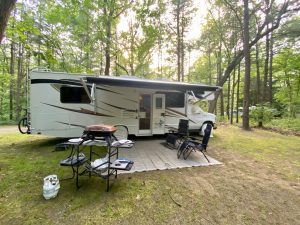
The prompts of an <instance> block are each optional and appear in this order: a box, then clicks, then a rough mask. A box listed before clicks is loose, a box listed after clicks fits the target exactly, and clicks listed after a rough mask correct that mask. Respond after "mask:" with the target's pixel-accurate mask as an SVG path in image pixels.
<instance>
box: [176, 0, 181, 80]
mask: <svg viewBox="0 0 300 225" xmlns="http://www.w3.org/2000/svg"><path fill="white" fill-rule="evenodd" d="M176 35H177V46H176V55H177V80H178V81H180V76H181V64H180V52H181V49H180V45H181V40H180V1H179V0H177V8H176Z"/></svg>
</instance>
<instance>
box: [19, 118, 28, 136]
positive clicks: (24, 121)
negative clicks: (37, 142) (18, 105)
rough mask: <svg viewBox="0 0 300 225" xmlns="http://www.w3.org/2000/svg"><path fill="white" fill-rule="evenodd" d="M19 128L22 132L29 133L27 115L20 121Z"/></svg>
mask: <svg viewBox="0 0 300 225" xmlns="http://www.w3.org/2000/svg"><path fill="white" fill-rule="evenodd" d="M18 129H19V131H20V133H21V134H27V133H28V130H29V127H28V122H27V117H24V118H22V119H21V120H20V121H19V123H18Z"/></svg>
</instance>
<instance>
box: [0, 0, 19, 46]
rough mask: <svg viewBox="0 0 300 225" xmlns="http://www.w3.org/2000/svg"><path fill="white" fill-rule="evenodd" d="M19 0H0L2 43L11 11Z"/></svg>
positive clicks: (0, 36) (0, 38)
mask: <svg viewBox="0 0 300 225" xmlns="http://www.w3.org/2000/svg"><path fill="white" fill-rule="evenodd" d="M16 1H17V0H1V1H0V44H1V42H2V39H3V37H4V31H5V28H6V25H7V22H8V18H9V15H10V12H11V11H12V9H13V8H14V5H15V4H16Z"/></svg>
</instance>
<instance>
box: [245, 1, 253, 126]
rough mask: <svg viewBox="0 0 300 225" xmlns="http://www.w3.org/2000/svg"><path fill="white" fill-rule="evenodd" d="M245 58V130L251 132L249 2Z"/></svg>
mask: <svg viewBox="0 0 300 225" xmlns="http://www.w3.org/2000/svg"><path fill="white" fill-rule="evenodd" d="M243 21H244V40H243V46H244V56H245V78H244V101H243V128H244V129H245V130H249V128H250V127H249V97H250V68H251V58H250V46H249V2H248V0H244V20H243Z"/></svg>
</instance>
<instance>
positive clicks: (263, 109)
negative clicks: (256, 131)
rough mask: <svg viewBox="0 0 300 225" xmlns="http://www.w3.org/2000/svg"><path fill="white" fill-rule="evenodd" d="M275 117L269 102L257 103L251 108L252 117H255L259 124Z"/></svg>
mask: <svg viewBox="0 0 300 225" xmlns="http://www.w3.org/2000/svg"><path fill="white" fill-rule="evenodd" d="M273 117H274V114H273V110H272V109H271V108H270V105H269V104H262V105H257V106H256V107H255V108H253V109H251V110H250V118H252V119H254V120H255V121H256V122H257V123H258V126H262V125H263V123H265V122H269V121H271V120H272V118H273Z"/></svg>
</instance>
